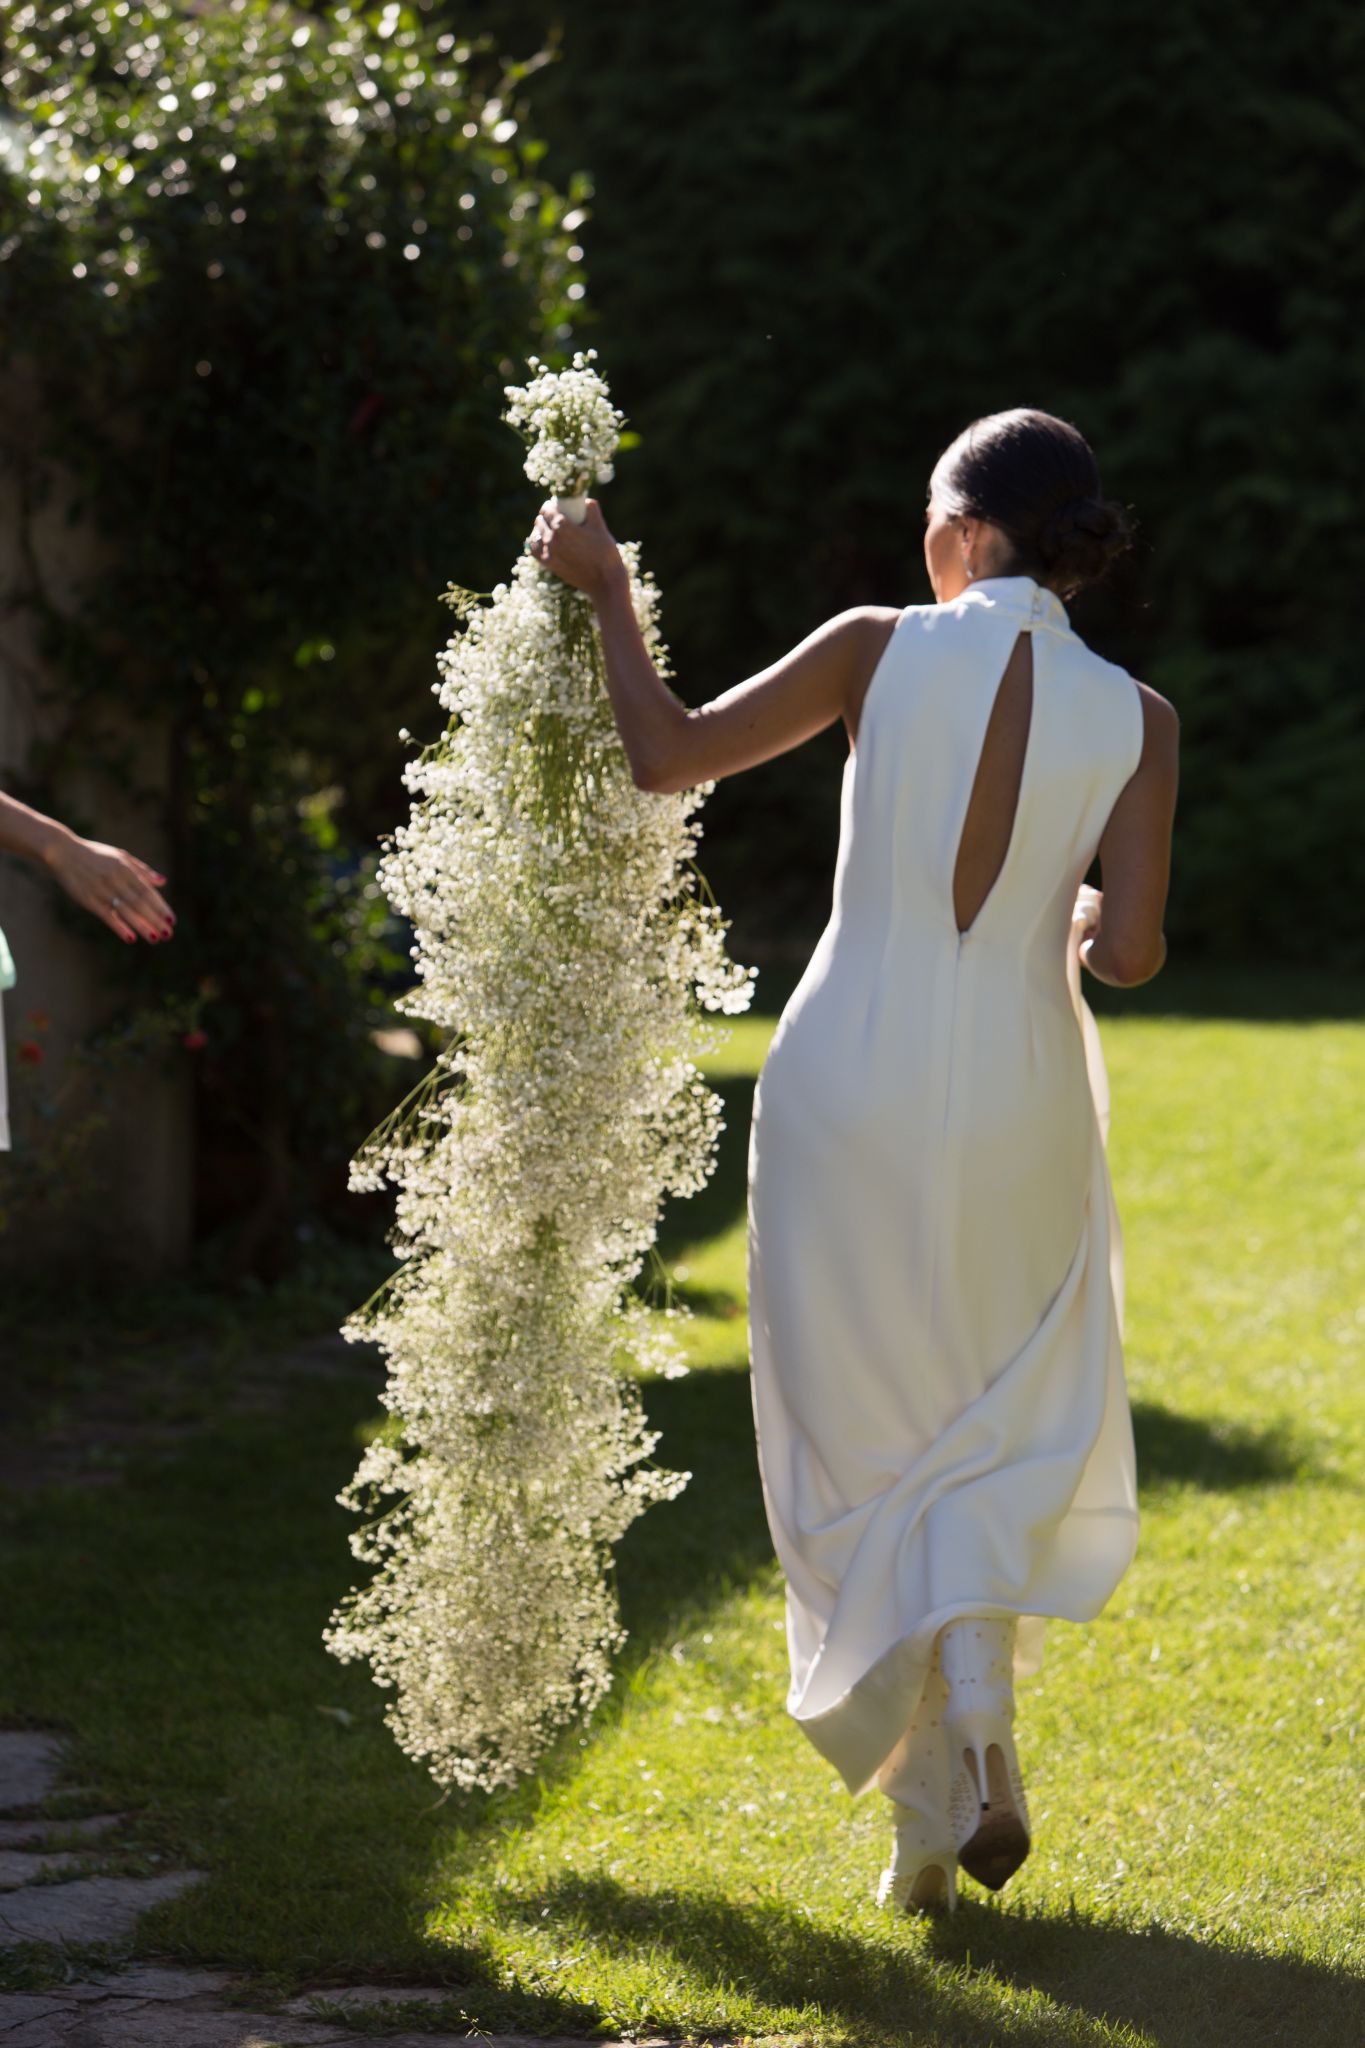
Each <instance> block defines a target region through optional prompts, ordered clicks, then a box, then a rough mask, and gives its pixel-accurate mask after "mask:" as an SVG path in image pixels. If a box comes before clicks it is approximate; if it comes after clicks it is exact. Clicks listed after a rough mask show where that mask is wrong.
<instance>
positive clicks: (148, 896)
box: [46, 832, 175, 945]
mask: <svg viewBox="0 0 1365 2048" xmlns="http://www.w3.org/2000/svg"><path fill="white" fill-rule="evenodd" d="M46 858H47V865H48V869H49V871H50V872H51V874H52V875H53V876H54V877H55V879H56V880H57V881H58V882H60V883H61V885H62V887H63V889H65V891H66V893H67V895H68V896H69V897H71V899H72V901H73V902H75V903H79V904H80V905H81V906H82V908H83V909H85V910H89V911H93V912H94V914H95V916H96V917H98V918H102V919H103V921H104V923H105V924H107V925H108V927H109V929H110V931H111V932H117V933H118V935H119V937H120V938H121V939H123V940H125V941H126V942H127V943H128V944H129V945H133V944H134V943H135V942H136V941H137V939H138V938H139V936H140V937H142V938H144V939H147V940H150V942H151V943H152V944H153V945H155V944H156V942H157V941H158V940H159V939H169V938H170V936H171V933H172V931H173V929H174V926H175V912H174V911H173V910H172V909H171V908H170V906H169V905H168V904H167V903H166V901H165V899H164V898H163V897H162V896H161V895H160V894H159V893H158V891H157V887H156V884H157V883H158V882H164V881H165V879H166V877H165V876H164V875H159V874H158V873H157V872H156V870H155V868H149V867H148V865H147V863H146V861H145V860H139V859H138V857H137V855H136V854H134V853H125V852H124V851H123V849H122V847H118V846H105V845H103V844H102V843H101V842H100V841H99V840H97V839H82V838H80V837H79V835H78V834H76V833H75V832H64V833H63V834H62V836H61V837H60V838H59V839H57V840H56V841H55V842H54V843H53V845H52V846H51V848H50V849H49V851H48V853H47V856H46Z"/></svg>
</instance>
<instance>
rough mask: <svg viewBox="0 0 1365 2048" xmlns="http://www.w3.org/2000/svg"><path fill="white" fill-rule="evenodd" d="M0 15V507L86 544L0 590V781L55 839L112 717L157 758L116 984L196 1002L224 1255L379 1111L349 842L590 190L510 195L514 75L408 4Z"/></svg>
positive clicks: (490, 550)
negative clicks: (26, 609)
mask: <svg viewBox="0 0 1365 2048" xmlns="http://www.w3.org/2000/svg"><path fill="white" fill-rule="evenodd" d="M8 26H9V35H8V50H7V55H6V59H5V63H4V68H3V87H4V92H5V94H6V95H7V100H8V106H9V108H10V110H11V111H10V117H9V120H8V124H7V134H8V153H7V158H6V169H5V171H4V174H3V178H2V179H0V256H3V259H4V260H3V262H0V333H2V334H3V336H4V337H5V340H4V343H3V349H4V356H3V360H4V362H5V363H6V364H7V365H9V366H10V367H11V368H12V369H13V370H15V371H16V373H17V371H18V370H19V369H20V368H23V369H24V370H25V371H29V370H31V371H34V372H36V374H37V375H38V376H39V378H40V380H41V389H42V404H41V408H40V410H39V414H38V416H37V417H36V418H35V420H34V421H33V423H32V431H31V434H30V436H29V438H28V439H27V440H26V441H25V442H24V443H23V444H22V445H18V446H15V447H13V448H11V449H10V450H9V451H8V458H7V459H9V460H11V461H13V462H16V463H18V464H19V465H20V466H21V470H22V478H23V484H24V489H25V493H26V497H27V500H28V503H29V504H30V506H32V507H36V506H38V505H39V504H41V502H42V500H43V493H44V491H45V489H47V488H50V485H51V479H52V475H53V466H54V465H60V466H61V468H62V469H64V470H65V471H66V472H67V473H68V474H69V475H70V476H72V477H74V478H75V479H76V482H77V493H78V495H77V501H76V510H77V513H78V514H79V516H81V517H83V518H85V519H88V520H90V521H93V522H94V523H95V525H96V527H97V528H98V530H99V531H100V533H101V534H103V535H105V536H108V537H110V538H111V539H113V540H114V541H115V542H116V553H115V558H114V562H113V566H112V567H111V568H110V569H109V570H108V571H107V572H106V573H101V574H99V575H97V576H95V577H93V578H92V579H91V580H90V581H89V582H88V584H87V586H86V588H85V590H84V592H83V595H82V600H81V603H80V605H79V607H78V609H77V610H76V611H75V612H74V613H71V614H68V613H66V612H65V611H64V610H63V609H62V608H61V607H59V606H58V605H56V604H54V603H53V602H51V601H50V600H49V598H48V597H47V596H46V594H45V591H44V588H43V585H42V581H41V576H40V575H39V574H37V573H34V574H30V575H27V576H25V577H24V578H23V579H22V581H21V585H20V589H19V592H18V601H20V602H22V603H24V604H26V605H28V606H31V607H34V608H36V609H37V611H38V612H39V613H40V615H41V617H42V619H43V622H44V627H45V632H46V637H47V645H48V652H49V657H50V662H51V665H52V666H51V673H52V674H54V675H55V676H56V677H57V678H58V679H59V682H58V687H57V689H56V691H55V692H54V696H55V699H56V708H57V709H58V710H59V711H60V714H61V715H60V719H59V722H58V724H57V726H56V729H55V733H54V737H53V738H52V740H51V742H50V743H49V744H48V745H47V747H46V748H45V750H44V752H43V754H42V756H41V758H40V759H38V760H37V761H35V762H34V763H33V764H31V770H30V776H31V780H30V785H29V789H28V793H29V794H30V795H32V796H33V797H34V798H35V799H36V800H39V801H43V802H46V803H48V804H50V806H51V807H52V808H55V809H58V810H63V809H65V811H66V814H67V815H68V816H69V815H70V807H69V805H64V803H63V794H62V793H63V786H64V783H65V782H66V780H67V777H68V773H69V771H70V770H71V769H72V768H74V767H75V766H76V765H77V764H79V765H81V766H82V768H84V769H86V770H88V769H89V766H90V764H91V762H92V761H100V762H101V763H102V764H103V766H104V768H105V769H106V770H107V772H108V773H109V774H110V775H111V776H113V777H115V778H120V779H123V780H124V781H125V782H126V781H127V780H128V778H129V777H131V776H133V775H134V773H135V771H134V769H133V768H132V767H131V765H130V764H129V761H128V759H127V758H126V755H127V749H126V746H125V745H124V744H123V743H122V742H121V741H120V740H119V739H118V737H117V732H118V730H119V721H122V720H126V719H127V718H128V717H129V716H131V717H133V718H134V719H142V720H146V721H147V722H148V723H149V724H150V726H151V727H152V729H153V730H155V731H157V732H168V733H169V735H170V746H171V756H172V760H171V777H170V798H169V803H170V816H169V819H168V825H169V833H170V841H171V846H172V855H171V865H170V873H171V876H172V887H171V891H170V893H171V895H172V898H173V900H174V902H175V904H176V906H177V909H178V910H179V912H180V920H179V927H178V931H177V937H176V941H175V944H174V945H173V946H171V947H168V948H166V949H164V957H161V958H157V959H155V960H152V959H145V960H142V961H140V962H138V963H137V965H136V967H134V965H133V963H131V962H130V963H129V970H130V972H136V973H139V974H141V975H142V976H143V977H145V978H146V979H145V980H144V982H143V983H141V984H139V986H140V987H141V988H142V989H143V990H144V992H145V991H146V990H148V989H150V988H153V987H167V988H169V990H170V992H171V993H172V994H174V992H175V990H176V989H177V988H183V989H186V990H189V989H196V990H200V991H201V992H202V985H205V984H206V985H207V987H208V988H209V990H210V991H211V992H212V994H213V1002H212V1003H211V1005H210V1007H209V1009H208V1011H207V1013H206V1015H205V1019H204V1023H205V1030H206V1033H207V1037H208V1043H207V1045H206V1046H205V1048H204V1052H203V1055H202V1058H203V1068H202V1075H203V1089H202V1099H203V1108H204V1117H203V1132H202V1137H203V1146H202V1157H203V1173H202V1176H201V1178H202V1181H203V1188H204V1192H205V1195H206V1209H205V1216H206V1220H207V1221H209V1222H211V1223H213V1222H217V1223H223V1224H225V1225H226V1224H228V1223H235V1224H237V1225H238V1226H241V1227H242V1229H243V1232H244V1234H243V1235H242V1236H241V1237H240V1238H239V1239H238V1242H237V1250H236V1254H235V1257H236V1262H237V1264H238V1265H239V1266H251V1265H257V1264H260V1263H262V1262H263V1261H268V1260H269V1258H270V1257H271V1255H272V1254H271V1248H272V1247H278V1246H279V1245H280V1244H282V1243H283V1242H285V1240H286V1238H287V1236H288V1234H289V1227H290V1225H291V1222H292V1221H293V1220H294V1219H295V1218H296V1217H297V1216H298V1214H299V1213H300V1212H301V1210H302V1208H303V1207H305V1206H306V1205H307V1203H308V1201H309V1200H310V1199H312V1198H315V1197H316V1195H317V1193H318V1187H317V1185H316V1184H311V1185H310V1181H309V1176H308V1173H307V1172H306V1171H304V1169H303V1167H302V1164H301V1162H304V1161H309V1160H318V1161H321V1162H322V1163H323V1183H324V1185H334V1186H335V1187H336V1189H337V1190H338V1191H340V1190H341V1189H342V1188H343V1187H344V1175H345V1162H346V1159H347V1157H348V1155H349V1153H350V1151H351V1150H352V1149H353V1147H354V1144H355V1143H356V1141H357V1140H358V1138H359V1137H360V1136H361V1135H363V1132H364V1130H365V1129H366V1128H368V1121H367V1120H368V1119H369V1117H370V1114H371V1111H372V1110H373V1108H374V1107H375V1106H376V1102H377V1100H378V1098H377V1097H376V1096H375V1094H374V1091H373V1088H372V1086H371V1083H370V1080H369V1078H368V1077H369V1072H370V1069H369V1062H370V1060H371V1058H372V1057H373V1055H372V1052H371V1048H370V1045H369V1039H368V1026H369V1025H370V1024H372V1023H373V1022H374V1020H375V1017H376V1016H377V1014H378V1013H379V1010H380V1008H381V1007H382V1003H383V999H384V994H385V988H386V985H391V983H392V981H393V977H394V975H395V974H396V973H399V974H401V970H402V967H403V962H402V958H401V954H400V952H399V951H397V950H396V949H395V944H394V936H395V935H394V933H393V931H392V929H391V928H389V927H387V926H386V924H385V921H384V920H385V913H384V907H383V904H382V902H381V900H380V898H379V896H378V892H377V889H376V888H375V886H374V882H373V875H372V872H371V868H370V867H369V866H366V865H365V864H364V863H363V862H362V861H361V860H360V858H359V856H358V853H357V848H359V847H361V846H365V847H370V846H372V845H373V842H374V840H375V839H376V838H377V836H378V835H379V833H380V832H381V831H383V830H386V829H388V828H389V827H391V826H392V825H393V823H394V822H395V819H396V812H397V797H398V793H399V789H400V784H399V775H400V772H401V767H402V749H401V747H400V744H399V739H398V734H399V728H400V726H401V725H402V724H403V723H404V721H405V719H407V720H410V721H411V722H412V723H413V724H414V725H426V724H430V723H431V722H432V720H433V709H432V705H431V699H430V694H429V692H430V689H431V685H432V682H433V680H434V673H435V654H436V650H437V648H438V646H439V645H440V643H441V641H442V640H443V639H444V637H445V627H444V624H443V621H442V616H441V613H440V610H439V606H438V602H437V599H438V594H439V592H440V590H441V589H442V587H443V586H444V585H445V584H446V582H447V581H448V580H449V578H450V576H451V574H452V571H453V569H454V567H455V566H457V565H458V569H459V571H460V574H461V577H462V580H464V581H466V582H470V583H477V582H479V581H484V582H491V580H492V576H493V574H494V573H496V570H497V566H498V565H499V564H500V563H501V562H502V560H503V559H504V558H505V555H506V549H507V536H508V533H509V531H510V532H513V533H516V532H518V531H519V530H521V529H522V527H523V526H527V525H529V521H530V514H531V511H532V510H533V509H534V508H533V505H532V504H531V502H530V494H529V493H528V492H527V489H526V486H525V483H524V480H523V479H522V478H521V476H520V470H519V457H518V450H517V447H516V443H515V439H514V437H513V436H512V435H510V434H509V433H508V431H507V429H506V427H505V426H503V425H502V424H501V423H500V420H499V413H500V408H501V404H502V391H503V386H504V383H505V382H506V379H507V377H508V375H509V374H510V373H511V372H512V371H514V370H515V369H519V368H520V366H521V363H522V361H523V359H524V357H525V355H526V354H527V353H529V352H530V351H532V350H536V351H538V352H539V353H541V354H542V355H544V356H546V357H547V358H549V359H550V360H552V361H559V360H561V359H563V358H564V357H565V355H566V352H571V350H572V346H573V338H574V334H575V331H576V330H575V326H574V322H575V319H576V318H577V316H578V314H579V311H580V308H579V306H578V304H577V302H578V300H579V299H581V297H582V294H583V289H584V288H583V284H582V281H581V273H580V268H579V256H580V254H581V252H580V251H579V250H578V249H577V247H576V246H575V244H574V240H573V234H574V229H575V227H576V226H577V225H578V224H579V222H580V220H581V219H582V217H583V213H582V202H583V200H584V199H585V197H586V195H587V190H588V187H587V184H586V181H585V180H582V179H577V178H574V179H570V180H569V181H568V189H567V192H565V193H561V192H560V191H558V190H556V189H555V188H554V187H553V186H552V185H551V184H550V183H548V182H547V181H546V180H545V179H544V178H543V177H542V176H541V175H540V174H539V171H538V168H537V167H538V165H539V162H540V158H541V156H542V153H543V147H544V146H543V144H542V143H540V142H539V141H537V140H536V139H535V138H534V137H533V136H531V135H529V134H528V133H527V132H526V129H525V126H524V121H523V110H522V108H521V104H520V98H519V94H520V92H521V89H522V87H523V84H524V81H525V80H526V78H527V77H528V76H529V75H530V73H531V72H533V71H534V70H535V69H537V68H538V67H539V65H540V63H541V62H542V61H543V58H542V57H541V56H540V55H538V54H535V53H533V54H532V56H531V57H530V58H528V59H527V60H525V61H522V62H519V63H505V62H503V60H502V59H500V58H499V56H498V54H497V51H496V46H495V44H494V42H493V40H492V39H491V38H489V37H486V36H485V37H472V38H471V37H456V36H455V35H454V34H453V33H441V32H439V31H438V29H437V28H434V27H432V26H430V25H429V24H426V23H424V22H423V20H422V18H421V17H420V15H419V14H418V13H417V12H415V11H414V10H413V9H411V8H403V7H399V6H396V5H391V6H385V7H384V8H383V9H382V11H381V10H379V9H371V10H365V11H357V10H353V9H350V8H347V7H344V6H339V7H329V8H325V9H319V10H317V11H316V12H315V13H314V14H313V15H312V16H311V17H310V16H308V15H305V14H302V13H300V12H299V11H298V10H296V9H290V8H286V7H282V6H278V5H272V4H268V0H231V4H230V5H227V6H216V7H212V8H209V7H198V8H194V9H187V8H185V7H183V6H176V5H172V4H169V0H128V4H118V5H115V4H112V0H70V4H66V5H61V6H56V7H42V8H38V7H33V6H28V7H20V8H16V9H14V10H13V11H12V13H11V15H10V19H9V25H8ZM21 559H22V554H21ZM35 567H36V565H35ZM115 713H116V714H117V718H116V717H115V716H114V714H115ZM73 822H74V820H73ZM88 822H91V823H93V822H95V821H93V820H91V821H88Z"/></svg>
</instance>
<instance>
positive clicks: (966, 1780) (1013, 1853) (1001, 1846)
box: [939, 1614, 1029, 1891]
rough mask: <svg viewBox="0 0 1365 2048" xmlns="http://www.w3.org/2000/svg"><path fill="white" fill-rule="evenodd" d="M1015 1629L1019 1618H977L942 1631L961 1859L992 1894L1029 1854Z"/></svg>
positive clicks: (952, 1807)
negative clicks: (1018, 1750)
mask: <svg viewBox="0 0 1365 2048" xmlns="http://www.w3.org/2000/svg"><path fill="white" fill-rule="evenodd" d="M1015 1625H1016V1624H1015V1621H1014V1618H1013V1617H1012V1616H1004V1617H1001V1616H995V1615H984V1614H970V1615H966V1616H964V1617H963V1618H962V1619H961V1620H959V1621H953V1622H949V1623H948V1625H947V1627H946V1628H944V1629H941V1630H940V1632H939V1644H940V1654H941V1663H942V1669H943V1677H944V1680H945V1682H946V1687H947V1695H948V1697H947V1704H946V1707H945V1712H944V1719H945V1722H946V1733H947V1739H948V1748H949V1753H950V1757H951V1790H950V1793H949V1816H950V1820H951V1824H952V1829H953V1837H954V1840H955V1842H956V1844H957V1860H958V1862H959V1863H960V1864H961V1865H962V1868H963V1869H964V1870H965V1871H966V1872H967V1874H968V1876H969V1877H974V1878H975V1879H976V1880H977V1882H978V1884H984V1885H985V1886H986V1887H987V1888H988V1889H989V1890H991V1891H999V1889H1000V1887H1001V1885H1002V1884H1004V1883H1005V1882H1006V1880H1007V1879H1008V1878H1010V1877H1012V1876H1013V1875H1014V1873H1015V1871H1016V1870H1017V1869H1018V1868H1019V1866H1020V1864H1021V1863H1022V1862H1023V1860H1024V1858H1025V1857H1026V1856H1027V1855H1028V1852H1029V1817H1028V1806H1027V1804H1026V1802H1025V1799H1024V1784H1023V1779H1022V1777H1021V1775H1020V1771H1019V1759H1018V1757H1017V1755H1016V1754H1015V1748H1014V1733H1013V1721H1014V1632H1015Z"/></svg>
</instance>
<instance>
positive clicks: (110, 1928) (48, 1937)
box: [0, 1870, 204, 1948]
mask: <svg viewBox="0 0 1365 2048" xmlns="http://www.w3.org/2000/svg"><path fill="white" fill-rule="evenodd" d="M203 1876H204V1872H203V1871H202V1870H167V1871H164V1872H162V1873H161V1874H159V1875H158V1876H156V1877H78V1878H73V1879H72V1881H71V1882H70V1883H69V1884H39V1885H30V1886H29V1887H28V1889H27V1890H26V1891H21V1892H5V1893H4V1894H3V1895H0V1948H15V1947H17V1946H18V1944H19V1943H20V1942H23V1941H121V1940H124V1939H126V1938H127V1936H128V1935H130V1934H131V1933H132V1931H133V1929H134V1927H135V1926H136V1925H137V1921H138V1917H139V1915H140V1914H142V1913H145V1912H146V1911H147V1908H148V1907H149V1906H158V1905H160V1903H161V1901H162V1900H163V1899H173V1898H175V1897H177V1896H178V1894H179V1893H181V1892H183V1891H184V1890H185V1889H186V1887H187V1886H189V1885H192V1884H197V1883H198V1882H199V1880H200V1879H201V1878H202V1877H203Z"/></svg>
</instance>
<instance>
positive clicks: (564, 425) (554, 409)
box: [503, 348, 625, 498]
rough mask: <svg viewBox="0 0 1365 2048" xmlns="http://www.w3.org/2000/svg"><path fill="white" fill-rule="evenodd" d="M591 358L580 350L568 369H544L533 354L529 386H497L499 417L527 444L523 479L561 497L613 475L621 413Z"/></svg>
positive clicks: (590, 352) (607, 480)
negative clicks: (503, 404)
mask: <svg viewBox="0 0 1365 2048" xmlns="http://www.w3.org/2000/svg"><path fill="white" fill-rule="evenodd" d="M596 357H597V350H596V349H595V348H590V349H587V350H582V349H580V350H579V352H578V353H577V354H576V355H575V356H574V359H573V365H572V367H571V368H570V369H567V370H547V369H546V368H545V367H544V365H543V364H542V362H541V360H540V357H539V356H528V357H527V359H526V360H527V364H528V366H529V367H530V368H531V369H532V370H534V371H535V373H536V374H535V375H534V376H533V377H532V378H531V379H530V381H529V383H526V384H508V385H505V386H504V387H503V390H504V396H505V397H506V399H507V409H506V411H505V412H504V413H503V418H504V419H505V420H507V421H508V422H509V424H510V425H512V426H514V427H515V428H516V429H517V431H518V433H520V434H521V435H522V436H523V438H524V439H525V441H526V443H527V449H526V462H525V469H526V474H527V476H529V477H530V479H531V482H532V483H533V484H539V485H540V487H541V489H542V490H544V491H553V492H555V493H556V494H557V495H558V496H559V497H562V498H572V497H577V496H578V495H579V494H580V493H582V492H583V491H586V490H588V489H589V488H590V486H591V485H592V484H594V483H599V484H608V483H610V482H611V480H612V478H613V476H615V474H616V470H615V466H614V464H613V462H612V457H613V455H614V454H615V453H616V443H617V441H618V439H619V438H620V433H621V428H622V427H623V426H624V424H625V414H624V413H622V412H618V411H617V409H616V407H615V406H614V405H613V404H612V402H611V396H610V393H609V392H608V390H607V387H606V384H605V383H604V382H603V380H602V378H601V376H600V375H599V374H598V372H597V371H596V370H594V369H593V368H592V364H593V363H594V361H595V360H596Z"/></svg>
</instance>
